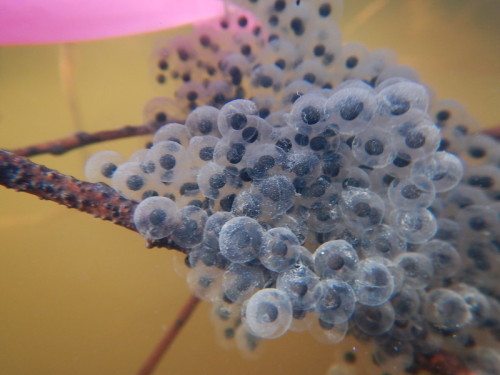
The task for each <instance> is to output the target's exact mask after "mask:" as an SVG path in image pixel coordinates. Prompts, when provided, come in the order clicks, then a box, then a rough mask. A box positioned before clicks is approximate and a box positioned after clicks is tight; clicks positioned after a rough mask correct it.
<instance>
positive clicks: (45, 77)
mask: <svg viewBox="0 0 500 375" xmlns="http://www.w3.org/2000/svg"><path fill="white" fill-rule="evenodd" d="M303 1H307V0H303ZM373 3H377V4H378V5H380V6H381V7H380V10H379V11H378V12H375V14H374V15H373V16H372V17H371V18H370V17H369V18H368V19H367V20H364V19H363V17H360V15H363V14H366V13H369V12H368V11H367V10H366V7H367V6H369V5H370V4H373ZM371 7H376V5H371ZM368 9H370V8H368ZM363 12H365V13H363ZM499 19H500V1H499V0H388V1H369V0H347V1H346V4H345V15H344V17H343V19H342V30H343V32H344V40H345V41H358V42H361V43H364V44H366V45H367V46H368V47H369V48H370V49H374V48H379V47H389V48H392V49H394V50H395V51H396V52H397V54H398V56H399V62H400V63H402V64H407V65H411V66H413V67H414V68H416V69H417V70H418V71H419V72H420V74H421V77H422V80H423V81H424V82H425V83H428V84H429V85H430V86H432V87H433V88H435V90H436V92H437V95H438V97H441V98H447V97H450V98H455V99H458V100H460V101H462V102H463V103H465V105H466V107H467V108H468V109H469V110H470V112H471V113H473V114H474V115H475V116H476V118H478V119H479V120H480V121H481V122H482V123H483V124H484V126H492V125H495V124H498V123H500V116H499V109H498V107H499V104H500V62H499V60H500V47H499V45H500V22H499V21H498V20H499ZM160 35H161V34H147V35H139V36H133V37H126V38H119V39H114V40H106V41H98V42H91V43H81V44H77V45H71V46H66V48H67V49H66V52H68V51H69V55H70V60H71V59H72V61H73V65H72V69H73V73H74V74H73V75H72V77H73V78H74V80H75V87H76V91H75V92H76V96H75V97H74V99H75V100H76V101H77V103H78V106H79V108H80V113H79V116H78V122H79V123H80V125H78V126H80V127H81V129H83V130H86V131H95V130H100V129H110V128H115V127H119V126H121V125H124V124H140V123H141V121H142V107H143V105H144V103H145V102H146V101H147V100H148V99H149V98H151V97H153V96H158V95H161V91H159V90H158V89H157V88H155V87H154V85H153V84H152V81H153V79H152V77H151V74H150V72H149V65H148V58H149V56H150V53H151V48H152V46H153V44H154V41H155V40H156V39H158V37H159V36H160ZM60 52H61V49H60V47H59V46H57V45H53V46H23V47H3V48H0V148H7V149H8V148H14V147H17V146H23V145H27V144H31V143H34V142H39V141H43V140H50V139H55V138H58V137H61V136H64V135H67V134H70V133H72V132H74V131H75V130H77V129H76V127H77V125H76V124H75V121H74V119H73V117H72V114H71V111H70V106H69V105H68V97H67V96H66V95H65V94H64V93H63V91H62V89H61V82H60V71H59V61H60V60H59V57H60V55H59V54H60ZM144 143H145V138H140V139H133V140H126V141H115V142H112V143H107V144H101V145H97V146H92V147H88V148H86V149H85V150H77V151H73V152H71V153H69V154H67V155H64V156H60V157H53V156H40V157H36V158H33V160H34V161H36V162H39V163H43V164H46V165H48V166H49V167H51V168H56V169H59V170H61V171H63V172H65V173H69V174H72V175H74V176H76V177H79V178H82V177H83V173H82V170H83V164H84V162H85V159H86V157H88V156H89V155H91V154H92V153H93V152H95V151H98V150H103V149H114V150H118V151H121V152H123V153H124V154H125V155H127V156H128V155H130V154H131V153H132V152H133V151H134V150H136V149H138V148H140V147H142V146H143V144H144ZM173 259H174V254H173V253H172V252H168V251H166V250H147V249H145V248H144V240H143V239H142V238H141V237H140V236H138V235H137V234H135V233H133V232H131V231H127V230H124V229H121V228H118V227H115V226H113V225H112V224H109V223H104V222H102V221H99V220H96V219H94V218H92V217H90V216H88V215H85V214H82V213H79V212H74V211H71V210H68V209H66V208H64V207H60V206H57V205H55V204H53V203H50V202H43V201H40V200H38V199H37V198H36V197H33V196H29V195H26V194H21V193H16V192H13V191H7V190H6V189H3V188H0V288H1V289H0V374H6V375H18V374H19V375H20V374H23V375H24V374H26V375H30V374H52V375H59V374H74V375H77V374H133V373H135V371H136V370H137V368H138V367H139V365H140V364H141V363H142V362H143V360H144V359H145V358H146V357H147V355H148V354H149V352H150V351H151V349H152V347H153V346H154V345H155V344H156V343H157V341H158V339H159V338H160V336H161V335H162V333H163V332H164V331H165V329H166V327H167V326H168V325H169V324H170V322H172V321H173V319H174V316H175V314H176V312H177V311H178V309H179V308H180V307H181V305H182V304H183V303H184V301H185V299H186V298H187V296H188V295H189V291H188V288H187V286H186V284H185V282H184V280H182V279H180V278H178V277H177V276H176V275H175V274H174V272H173V267H172V263H173ZM208 311H209V306H208V304H205V303H203V304H202V305H201V306H200V307H199V308H198V310H197V311H196V313H195V315H194V317H193V318H192V319H191V321H190V322H189V324H188V325H187V327H186V328H185V330H184V331H183V332H182V335H181V336H180V337H179V338H178V340H177V342H176V343H175V345H174V347H173V348H172V349H171V351H170V352H169V353H168V355H167V356H166V357H165V358H164V360H163V362H162V364H161V366H160V368H159V369H158V372H157V374H229V373H236V374H283V373H288V374H323V373H325V370H326V369H327V368H328V366H329V365H330V364H331V363H332V362H333V360H334V358H336V357H337V356H338V353H341V352H342V351H343V350H344V349H342V350H339V349H336V348H335V347H327V346H323V345H320V344H318V343H316V342H315V341H314V340H313V339H312V338H311V337H310V336H309V335H308V334H307V333H303V334H295V333H290V334H287V335H286V336H285V337H284V338H281V339H279V340H275V341H271V342H266V343H265V345H264V348H263V351H262V354H261V356H260V358H259V359H258V360H245V359H242V358H241V355H240V354H239V353H238V352H237V351H236V350H231V351H227V350H224V349H222V348H220V347H219V346H218V345H217V344H216V342H215V339H214V334H213V329H212V327H211V323H210V321H209V318H208ZM346 345H347V346H348V345H351V346H352V344H351V343H349V344H346ZM363 367H364V366H363V364H361V366H360V368H361V369H360V370H358V374H364V373H367V374H371V373H373V372H371V370H366V368H365V370H362V368H363Z"/></svg>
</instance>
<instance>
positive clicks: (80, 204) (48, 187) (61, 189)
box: [0, 150, 186, 252]
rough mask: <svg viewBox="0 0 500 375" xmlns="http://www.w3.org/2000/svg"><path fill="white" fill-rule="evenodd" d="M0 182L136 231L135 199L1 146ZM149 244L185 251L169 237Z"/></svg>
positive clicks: (10, 187) (150, 245) (149, 245)
mask: <svg viewBox="0 0 500 375" xmlns="http://www.w3.org/2000/svg"><path fill="white" fill-rule="evenodd" d="M0 185H3V186H5V187H7V188H9V189H14V190H17V191H21V192H25V193H29V194H33V195H36V196H37V197H39V198H40V199H46V200H50V201H52V202H56V203H59V204H61V205H64V206H66V207H68V208H73V209H76V210H78V211H81V212H86V213H88V214H91V215H93V216H94V217H97V218H99V219H102V220H108V221H111V222H112V223H113V224H116V225H119V226H122V227H124V228H127V229H130V230H133V231H136V229H135V226H134V222H133V213H134V210H135V208H136V206H137V203H136V202H134V201H132V200H129V199H126V198H124V197H122V196H121V195H120V194H119V193H118V192H116V191H115V190H114V189H112V188H111V187H109V186H108V185H106V184H102V183H95V184H94V183H90V182H85V181H81V180H78V179H76V178H74V177H72V176H68V175H65V174H63V173H60V172H58V171H56V170H53V169H49V168H47V167H45V166H43V165H40V164H35V163H33V162H31V161H29V160H28V159H26V158H25V157H22V156H18V155H14V154H12V153H10V152H7V151H3V150H0ZM148 247H164V248H168V249H174V250H179V251H181V252H186V249H183V248H182V247H180V246H178V245H176V244H175V243H174V242H173V241H172V240H171V239H169V238H164V239H162V240H159V241H154V242H149V243H148Z"/></svg>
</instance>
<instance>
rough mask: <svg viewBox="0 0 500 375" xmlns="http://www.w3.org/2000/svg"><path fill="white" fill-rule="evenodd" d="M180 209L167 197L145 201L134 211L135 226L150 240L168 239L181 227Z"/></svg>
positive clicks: (151, 198)
mask: <svg viewBox="0 0 500 375" xmlns="http://www.w3.org/2000/svg"><path fill="white" fill-rule="evenodd" d="M177 214H178V208H177V206H176V205H175V203H174V202H173V201H172V200H171V199H169V198H165V197H150V198H147V199H144V200H143V201H142V202H141V203H139V205H138V206H137V208H136V209H135V211H134V225H135V227H136V228H137V231H138V232H139V233H140V234H141V235H142V236H143V237H145V238H147V239H148V240H158V239H160V238H164V237H167V236H168V235H170V234H171V233H172V232H173V231H174V230H175V229H176V228H178V226H179V218H178V215H177Z"/></svg>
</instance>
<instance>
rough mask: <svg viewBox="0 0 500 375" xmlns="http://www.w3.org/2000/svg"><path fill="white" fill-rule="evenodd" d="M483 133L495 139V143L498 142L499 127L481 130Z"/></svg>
mask: <svg viewBox="0 0 500 375" xmlns="http://www.w3.org/2000/svg"><path fill="white" fill-rule="evenodd" d="M483 133H484V134H486V135H489V136H490V137H493V138H495V139H496V140H497V141H500V125H497V126H495V127H493V128H489V129H486V130H483Z"/></svg>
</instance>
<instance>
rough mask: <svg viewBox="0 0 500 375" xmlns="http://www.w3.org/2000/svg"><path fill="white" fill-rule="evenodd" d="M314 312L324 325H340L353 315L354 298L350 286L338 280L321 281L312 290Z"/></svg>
mask: <svg viewBox="0 0 500 375" xmlns="http://www.w3.org/2000/svg"><path fill="white" fill-rule="evenodd" d="M314 295H315V297H316V307H315V311H316V314H317V315H318V318H319V319H321V320H322V321H324V322H326V323H331V324H341V323H344V322H346V321H348V320H349V318H350V317H351V316H352V314H353V313H354V309H355V305H356V296H355V294H354V291H353V289H352V288H351V286H350V285H349V284H347V283H345V282H343V281H340V280H338V279H329V280H323V281H321V282H320V283H319V284H318V285H316V287H315V288H314Z"/></svg>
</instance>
